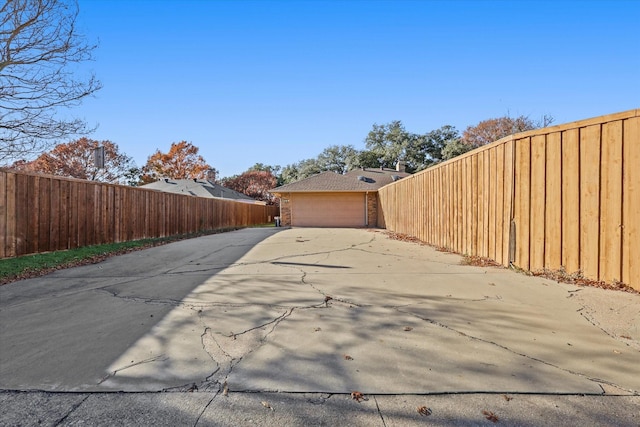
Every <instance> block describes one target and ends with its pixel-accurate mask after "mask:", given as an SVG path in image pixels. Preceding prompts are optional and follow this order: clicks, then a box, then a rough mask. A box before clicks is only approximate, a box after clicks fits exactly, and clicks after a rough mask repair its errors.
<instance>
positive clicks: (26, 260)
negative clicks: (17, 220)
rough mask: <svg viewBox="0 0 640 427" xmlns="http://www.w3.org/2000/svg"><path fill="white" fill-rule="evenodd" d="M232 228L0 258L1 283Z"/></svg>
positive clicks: (92, 262)
mask: <svg viewBox="0 0 640 427" xmlns="http://www.w3.org/2000/svg"><path fill="white" fill-rule="evenodd" d="M232 230H237V228H226V229H219V230H210V231H205V232H200V233H193V234H182V235H177V236H169V237H159V238H153V239H142V240H133V241H130V242H121V243H106V244H103V245H95V246H85V247H82V248H75V249H69V250H66V251H55V252H45V253H39V254H34V255H24V256H19V257H14V258H5V259H0V285H3V284H6V283H9V282H13V281H16V280H20V279H26V278H31V277H38V276H42V275H44V274H47V273H50V272H52V271H55V270H60V269H63V268H69V267H75V266H79V265H86V264H95V263H97V262H100V261H104V260H105V259H107V258H109V257H111V256H114V255H120V254H124V253H127V252H131V251H135V250H139V249H145V248H150V247H153V246H159V245H164V244H167V243H171V242H175V241H178V240H184V239H190V238H194V237H200V236H205V235H209V234H217V233H222V232H225V231H232Z"/></svg>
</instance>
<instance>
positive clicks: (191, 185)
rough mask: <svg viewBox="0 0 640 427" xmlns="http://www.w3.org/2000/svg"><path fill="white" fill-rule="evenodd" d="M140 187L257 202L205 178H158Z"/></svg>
mask: <svg viewBox="0 0 640 427" xmlns="http://www.w3.org/2000/svg"><path fill="white" fill-rule="evenodd" d="M141 187H142V188H148V189H152V190H160V191H164V192H166V193H178V194H186V195H189V196H196V197H208V198H217V199H231V200H237V201H240V202H247V203H257V201H256V200H255V199H252V198H251V197H249V196H247V195H246V194H242V193H239V192H237V191H234V190H231V189H230V188H226V187H223V186H221V185H218V184H215V183H213V182H211V181H207V180H205V179H168V178H164V179H160V180H158V181H155V182H152V183H151V184H146V185H142V186H141Z"/></svg>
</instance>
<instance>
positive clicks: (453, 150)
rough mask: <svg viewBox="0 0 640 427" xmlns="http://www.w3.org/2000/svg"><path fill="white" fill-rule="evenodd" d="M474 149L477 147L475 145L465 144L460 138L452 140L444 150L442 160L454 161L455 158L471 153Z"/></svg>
mask: <svg viewBox="0 0 640 427" xmlns="http://www.w3.org/2000/svg"><path fill="white" fill-rule="evenodd" d="M474 148H475V147H474V146H473V145H470V144H467V143H465V142H463V141H462V139H460V138H457V139H452V140H451V141H449V142H448V143H447V144H446V145H445V146H444V148H443V149H442V160H443V161H444V160H449V159H453V158H454V157H458V156H459V155H461V154H464V153H466V152H467V151H471V150H473V149H474Z"/></svg>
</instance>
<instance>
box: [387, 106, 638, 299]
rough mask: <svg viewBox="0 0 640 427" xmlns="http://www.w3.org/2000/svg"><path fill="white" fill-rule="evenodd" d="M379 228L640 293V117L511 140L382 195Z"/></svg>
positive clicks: (595, 122) (543, 131)
mask: <svg viewBox="0 0 640 427" xmlns="http://www.w3.org/2000/svg"><path fill="white" fill-rule="evenodd" d="M379 203H380V214H379V216H378V218H379V219H378V226H379V227H383V228H387V229H389V230H392V231H395V232H398V233H403V234H408V235H411V236H415V237H417V238H419V239H420V240H423V241H425V242H427V243H429V244H432V245H436V246H441V247H444V248H447V249H450V250H453V251H455V252H459V253H463V254H468V255H474V256H481V257H486V258H491V259H493V260H495V261H497V262H499V263H501V264H503V265H505V266H508V265H510V264H512V265H515V266H517V267H520V268H522V269H524V270H529V271H538V270H543V269H546V270H554V271H555V270H564V271H565V272H566V273H570V274H571V273H576V272H581V273H582V274H583V276H584V277H585V278H588V279H593V280H601V281H606V282H610V283H615V282H622V283H625V284H627V285H630V286H632V287H634V288H635V289H639V290H640V110H631V111H627V112H623V113H618V114H612V115H607V116H602V117H598V118H594V119H589V120H583V121H579V122H574V123H569V124H565V125H560V126H554V127H549V128H544V129H538V130H535V131H530V132H525V133H520V134H516V135H512V136H509V137H506V138H503V139H501V140H499V141H496V142H495V143H493V144H490V145H487V146H485V147H481V148H479V149H477V150H474V151H472V152H469V153H466V154H465V155H462V156H460V157H457V158H454V159H452V160H449V161H447V162H445V163H442V164H440V165H438V166H435V167H432V168H430V169H427V170H424V171H422V172H420V173H417V174H415V175H413V176H411V177H408V178H405V179H402V180H400V181H398V182H395V183H393V184H391V185H388V186H386V187H384V188H382V189H381V190H380V191H379Z"/></svg>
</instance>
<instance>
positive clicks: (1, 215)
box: [0, 171, 278, 258]
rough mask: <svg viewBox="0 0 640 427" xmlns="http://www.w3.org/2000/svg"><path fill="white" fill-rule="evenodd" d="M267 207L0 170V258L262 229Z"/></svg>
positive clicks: (271, 211) (270, 209)
mask: <svg viewBox="0 0 640 427" xmlns="http://www.w3.org/2000/svg"><path fill="white" fill-rule="evenodd" d="M277 212H278V210H277V208H276V207H274V206H263V205H257V204H249V203H242V202H235V201H231V200H221V199H207V198H201V197H193V196H187V195H181V194H171V193H163V192H160V191H155V190H146V189H142V188H135V187H126V186H121V185H113V184H105V183H99V182H94V181H80V180H75V179H66V178H59V177H51V176H38V175H31V174H24V173H12V172H7V171H0V258H6V257H15V256H20V255H25V254H33V253H38V252H48V251H56V250H64V249H70V248H77V247H81V246H88V245H96V244H101V243H113V242H124V241H130V240H138V239H144V238H151V237H165V236H173V235H179V234H188V233H196V232H200V231H207V230H217V229H224V228H233V227H244V226H249V225H255V224H264V223H267V222H270V221H272V220H273V218H274V216H275V215H277Z"/></svg>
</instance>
